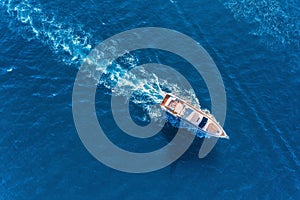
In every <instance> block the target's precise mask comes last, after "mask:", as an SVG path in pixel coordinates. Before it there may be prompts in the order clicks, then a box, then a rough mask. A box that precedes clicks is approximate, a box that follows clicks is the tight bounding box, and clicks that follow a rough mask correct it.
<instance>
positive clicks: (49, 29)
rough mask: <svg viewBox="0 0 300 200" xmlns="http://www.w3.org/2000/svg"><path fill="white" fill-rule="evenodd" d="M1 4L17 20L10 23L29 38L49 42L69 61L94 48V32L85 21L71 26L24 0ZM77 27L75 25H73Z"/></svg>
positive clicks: (74, 62) (46, 44) (54, 50)
mask: <svg viewBox="0 0 300 200" xmlns="http://www.w3.org/2000/svg"><path fill="white" fill-rule="evenodd" d="M0 2H1V5H2V7H3V8H4V9H5V10H6V12H7V13H8V15H9V16H10V17H11V18H13V19H14V20H15V21H13V22H12V23H10V24H9V29H10V30H11V31H12V32H17V33H19V34H21V36H22V37H23V38H24V39H26V40H27V41H31V40H33V39H37V40H39V41H40V42H42V43H43V44H44V45H45V46H48V47H49V48H50V49H51V50H52V51H53V52H54V53H55V54H57V56H58V57H59V59H60V60H61V61H63V62H64V63H65V64H67V65H72V64H78V63H80V62H81V61H82V59H83V58H84V57H85V56H87V54H88V53H89V51H90V50H91V48H92V45H91V43H90V38H92V35H91V34H90V33H87V32H85V31H84V30H83V25H74V24H72V26H70V25H69V24H66V23H62V22H58V21H57V20H56V19H55V17H54V16H47V15H46V14H45V13H44V12H43V9H42V7H41V6H40V5H39V4H38V3H36V2H34V3H32V2H29V1H28V0H24V1H22V2H18V1H14V0H0ZM74 27H75V28H74Z"/></svg>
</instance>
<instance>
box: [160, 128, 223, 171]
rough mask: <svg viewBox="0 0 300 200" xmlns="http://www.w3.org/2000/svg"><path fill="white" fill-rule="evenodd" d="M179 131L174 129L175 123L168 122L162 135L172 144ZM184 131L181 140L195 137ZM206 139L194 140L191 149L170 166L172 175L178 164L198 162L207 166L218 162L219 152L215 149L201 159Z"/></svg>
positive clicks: (195, 138)
mask: <svg viewBox="0 0 300 200" xmlns="http://www.w3.org/2000/svg"><path fill="white" fill-rule="evenodd" d="M178 130H179V128H177V127H174V126H173V123H169V122H167V123H166V124H165V126H164V128H163V129H162V133H163V136H164V138H165V139H166V141H167V142H171V141H172V140H173V138H174V137H175V135H176V133H177V131H178ZM181 130H182V133H183V134H182V135H181V136H180V137H181V138H180V139H181V140H185V139H186V138H187V137H193V135H192V133H191V132H190V131H189V130H188V129H185V128H181ZM204 139H205V138H199V137H194V140H193V142H192V144H191V145H190V147H189V148H188V149H187V150H186V151H185V152H184V154H183V155H182V156H180V158H178V159H177V160H176V161H175V162H173V163H172V164H171V165H170V170H171V173H172V172H173V171H174V170H176V168H177V165H178V164H184V163H188V162H193V163H194V162H196V163H198V164H199V165H205V164H212V163H214V162H216V160H215V157H217V154H218V152H217V151H214V149H212V151H211V152H209V154H208V155H207V156H206V157H204V158H201V159H199V156H198V154H199V151H200V148H201V146H202V144H203V141H204ZM176 145H180V144H176Z"/></svg>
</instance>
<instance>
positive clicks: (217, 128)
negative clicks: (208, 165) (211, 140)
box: [160, 93, 229, 139]
mask: <svg viewBox="0 0 300 200" xmlns="http://www.w3.org/2000/svg"><path fill="white" fill-rule="evenodd" d="M160 106H161V107H162V108H163V109H164V110H165V111H167V112H168V113H170V114H171V115H173V116H174V117H176V118H179V119H182V120H184V121H186V122H188V124H190V125H191V126H193V127H194V128H197V129H199V130H200V131H201V132H204V133H205V134H206V135H208V136H213V137H217V138H225V139H229V136H228V135H227V134H226V132H225V131H224V130H223V128H222V126H221V125H220V124H219V123H218V122H217V120H216V119H215V117H214V116H213V115H212V114H210V113H209V111H208V110H202V109H198V108H196V107H195V106H193V105H191V104H190V103H188V102H186V101H184V100H182V99H181V98H179V97H177V96H175V95H173V94H171V93H166V94H165V97H164V99H163V100H162V102H161V104H160Z"/></svg>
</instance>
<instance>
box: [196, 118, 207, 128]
mask: <svg viewBox="0 0 300 200" xmlns="http://www.w3.org/2000/svg"><path fill="white" fill-rule="evenodd" d="M206 123H207V118H206V117H203V118H202V120H201V122H200V124H199V125H198V126H199V128H203V127H204V126H205V125H206Z"/></svg>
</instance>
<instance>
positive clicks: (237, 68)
mask: <svg viewBox="0 0 300 200" xmlns="http://www.w3.org/2000/svg"><path fill="white" fill-rule="evenodd" d="M299 10H300V2H299V1H297V0H286V1H283V0H242V1H238V0H219V1H211V0H200V1H197V0H191V1H183V0H182V1H181V0H178V1H177V0H172V1H159V0H154V1H96V0H88V1H84V2H79V1H74V0H70V1H59V0H55V1H44V0H0V13H1V15H0V16H1V18H0V28H1V31H0V38H1V40H0V46H1V48H0V58H1V63H0V98H1V99H0V101H1V104H0V133H1V137H0V154H1V156H0V199H121V198H122V199H123V198H124V199H209V198H210V199H254V198H255V199H299V198H300V155H299V154H300V145H299V141H300V126H299V122H300V113H299V105H300V104H299V97H300V95H299V91H300V87H299V83H300V78H299V75H300V68H299V66H300V12H299ZM149 26H155V27H164V28H169V29H174V30H177V31H179V32H182V33H184V34H186V35H188V36H190V37H191V38H193V39H194V40H196V41H198V42H199V43H200V44H201V45H202V46H203V47H204V48H205V49H206V50H207V51H208V53H209V54H210V55H211V57H212V58H213V60H214V61H215V63H216V65H217V66H218V68H219V71H220V73H221V75H222V78H223V81H224V84H225V89H226V94H227V104H228V105H227V117H226V121H225V125H224V129H225V130H226V132H227V133H228V134H229V135H230V138H231V139H230V140H219V141H218V143H217V145H216V146H215V148H214V149H213V151H212V152H211V153H210V154H209V155H208V156H207V157H205V158H204V159H198V151H199V147H200V145H201V139H197V140H195V142H194V143H193V145H192V146H191V147H190V148H189V150H188V151H187V152H186V153H185V154H184V155H183V156H182V157H181V158H180V159H179V160H177V161H176V162H174V163H173V164H172V165H170V166H168V167H166V168H163V169H161V170H158V171H155V172H151V173H145V174H129V173H124V172H119V171H116V170H114V169H111V168H109V167H107V166H105V165H103V164H102V163H100V162H99V161H97V160H96V159H95V158H93V157H92V155H90V154H89V153H88V151H87V150H86V149H85V147H84V146H83V144H82V142H81V141H80V139H79V137H78V134H77V131H76V128H75V125H74V122H73V117H72V89H73V83H74V80H75V77H76V73H77V71H78V69H79V67H80V64H81V63H82V60H83V58H84V57H85V56H87V55H88V53H89V52H90V50H91V49H92V48H94V47H95V46H96V45H97V44H99V43H100V42H101V41H103V40H104V39H106V38H108V37H110V36H112V35H114V34H117V33H120V32H122V31H125V30H129V29H132V28H137V27H149ZM147 62H159V63H164V64H168V65H170V66H172V67H174V68H175V69H176V70H178V71H179V72H180V73H182V74H183V75H184V76H185V77H187V78H188V80H189V81H190V83H191V84H192V85H197V87H196V88H194V90H195V94H196V96H197V97H198V99H196V96H194V95H190V97H191V98H192V99H191V101H195V102H197V101H199V102H200V104H201V107H204V108H208V109H210V106H211V105H210V104H211V102H210V97H209V93H208V90H207V88H206V86H205V83H204V82H203V80H202V78H201V77H200V76H199V75H197V74H196V73H193V71H192V70H186V69H190V68H188V66H187V63H186V62H184V61H183V60H180V59H179V58H177V57H174V56H172V55H169V54H165V53H163V52H158V51H145V52H133V53H130V54H128V55H126V56H124V57H123V58H122V59H121V60H120V64H122V65H123V66H127V67H134V66H137V65H139V64H141V63H147ZM114 70H115V69H112V73H114ZM112 77H113V76H108V77H107V80H108V82H109V84H111V82H114V81H115V80H113V79H112ZM148 83H152V82H151V81H150V82H147V81H146V82H145V84H148ZM168 86H170V85H168V84H167V87H168ZM172 89H173V90H175V92H180V88H171V89H170V90H172ZM110 91H111V88H110V87H107V86H105V84H104V85H103V84H102V85H100V86H99V87H98V89H97V99H96V107H97V116H98V118H99V119H102V120H100V121H102V123H103V124H104V125H103V126H104V129H105V130H106V131H107V132H106V133H107V135H108V136H109V137H110V139H111V140H112V141H114V142H115V143H116V144H118V145H119V146H120V147H122V148H124V149H128V150H131V151H136V152H148V151H151V150H154V149H157V148H160V147H161V146H163V145H165V144H166V143H167V142H168V139H167V138H168V137H172V136H170V135H172V130H171V129H170V130H169V131H170V132H168V131H167V132H165V133H162V134H160V135H158V136H157V137H155V140H154V141H151V140H150V139H147V140H146V141H147V142H145V141H142V140H141V139H133V138H129V137H126V136H124V135H122V132H121V131H120V130H119V129H118V127H116V126H115V124H114V123H112V120H111V111H110V101H109V98H110ZM122 92H124V94H126V93H125V91H120V93H122ZM182 92H183V93H182V95H186V94H189V93H188V91H182ZM152 93H153V91H152V90H147V91H144V93H139V94H138V95H136V96H133V97H132V98H133V99H132V102H133V103H132V105H131V106H133V107H134V108H135V109H134V111H132V113H131V115H132V118H133V120H135V121H136V122H137V123H138V124H145V123H147V122H148V121H149V119H148V118H149V113H147V112H149V110H147V109H146V108H147V105H146V104H147V103H149V101H148V100H149V96H150V97H151V95H152ZM151 101H153V99H152V100H151V99H150V102H151ZM154 101H155V99H154ZM137 102H139V103H137ZM143 102H144V103H143ZM152 103H153V102H152ZM152 114H153V113H152Z"/></svg>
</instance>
